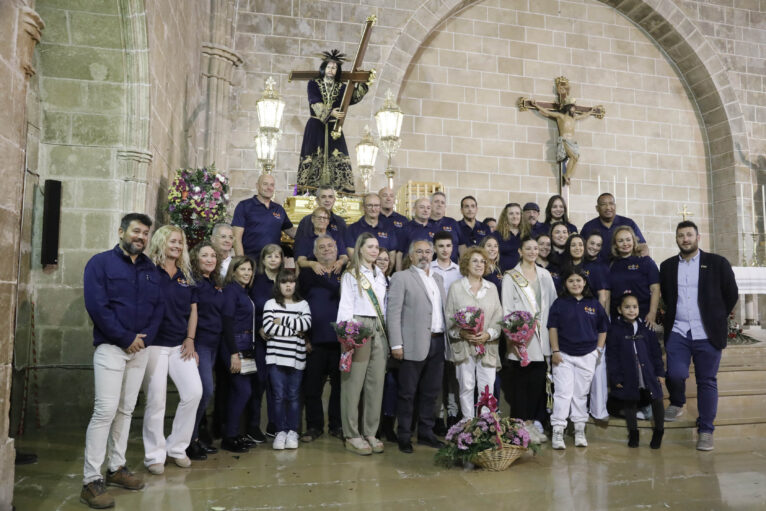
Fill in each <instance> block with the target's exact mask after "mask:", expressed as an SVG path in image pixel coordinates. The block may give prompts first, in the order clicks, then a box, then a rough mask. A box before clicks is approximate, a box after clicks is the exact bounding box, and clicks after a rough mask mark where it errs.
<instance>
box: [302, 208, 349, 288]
mask: <svg viewBox="0 0 766 511" xmlns="http://www.w3.org/2000/svg"><path fill="white" fill-rule="evenodd" d="M330 220H332V212H331V211H330V210H329V209H327V208H325V207H323V206H319V207H318V208H316V209H315V210H314V212H313V213H311V225H312V226H313V229H312V230H311V231H309V234H308V235H306V236H296V238H295V257H297V260H296V264H297V265H298V266H299V267H300V268H311V269H312V270H313V271H314V273H316V274H317V275H322V273H323V272H325V271H327V270H326V269H324V267H323V266H322V265H321V264H319V263H318V262H317V260H316V256H314V241H315V240H316V239H317V238H318V237H319V236H321V235H322V234H329V235H330V236H332V239H334V240H335V244H336V245H337V246H338V254H339V256H338V260H337V261H335V264H334V265H333V267H332V272H333V273H338V274H340V270H341V269H342V268H343V266H344V265H345V264H346V263H347V262H348V256H347V255H346V245H345V244H344V243H343V233H342V232H341V231H337V230H332V229H328V228H327V227H328V226H329V225H330Z"/></svg>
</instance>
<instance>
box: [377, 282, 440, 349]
mask: <svg viewBox="0 0 766 511" xmlns="http://www.w3.org/2000/svg"><path fill="white" fill-rule="evenodd" d="M431 276H432V277H433V278H434V279H435V280H436V284H437V285H438V286H437V287H438V288H439V293H440V294H441V300H442V307H441V314H442V317H444V306H445V305H446V303H447V296H446V295H445V293H444V285H443V281H442V277H441V275H438V274H436V273H433V272H431ZM387 300H388V305H387V308H386V326H387V327H388V345H389V346H398V345H401V346H402V347H403V348H404V359H405V360H412V361H415V362H420V361H422V360H425V358H426V357H427V356H428V350H429V349H430V347H431V317H432V314H433V312H432V305H431V299H430V297H429V295H428V292H427V291H426V286H425V284H423V281H422V280H421V278H420V275H418V273H417V269H415V268H414V267H410V268H409V269H407V270H404V271H400V272H396V273H394V275H393V277H391V284H390V285H389V288H388V296H387ZM444 324H445V329H446V327H447V325H446V321H445V322H444Z"/></svg>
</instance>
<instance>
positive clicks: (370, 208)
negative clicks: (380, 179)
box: [345, 193, 397, 258]
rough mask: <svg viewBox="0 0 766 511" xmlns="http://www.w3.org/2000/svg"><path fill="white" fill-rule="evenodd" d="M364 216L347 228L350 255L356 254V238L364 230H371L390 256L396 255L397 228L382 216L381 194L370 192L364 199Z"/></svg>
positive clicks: (347, 249)
mask: <svg viewBox="0 0 766 511" xmlns="http://www.w3.org/2000/svg"><path fill="white" fill-rule="evenodd" d="M362 205H363V207H364V216H363V217H362V218H360V219H359V220H357V221H356V222H354V223H353V224H351V225H349V226H348V228H347V229H346V238H345V241H346V251H347V252H348V257H351V256H353V255H354V246H355V245H356V239H357V238H358V237H359V235H360V234H362V233H363V232H369V233H370V234H372V235H373V236H375V237H376V238H377V239H378V245H379V246H381V247H384V248H386V249H387V250H388V253H389V254H390V257H392V258H393V257H394V256H395V254H396V250H397V233H396V228H395V227H393V226H392V225H391V224H390V223H388V222H387V221H385V220H383V219H381V218H380V196H379V195H378V194H377V193H368V194H367V195H365V196H364V199H362Z"/></svg>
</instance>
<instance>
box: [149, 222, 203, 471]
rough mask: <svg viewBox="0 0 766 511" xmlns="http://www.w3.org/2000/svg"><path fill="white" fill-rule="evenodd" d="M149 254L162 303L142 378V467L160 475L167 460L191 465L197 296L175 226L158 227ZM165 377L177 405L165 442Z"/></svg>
mask: <svg viewBox="0 0 766 511" xmlns="http://www.w3.org/2000/svg"><path fill="white" fill-rule="evenodd" d="M148 255H149V258H150V259H151V260H152V261H153V262H154V264H156V265H157V267H158V268H159V270H160V288H161V290H162V297H163V300H164V302H165V313H164V316H163V318H162V323H161V324H160V330H159V332H158V334H157V337H156V338H155V340H154V342H153V343H152V345H151V346H149V347H148V348H147V352H148V355H147V356H148V362H147V364H146V373H145V375H144V392H145V393H146V408H145V411H144V430H143V437H144V452H145V455H144V465H146V467H147V468H148V469H149V472H151V473H152V474H155V475H159V474H162V473H163V472H164V471H165V460H166V459H167V457H168V456H169V457H170V458H172V459H173V462H175V464H176V465H178V466H179V467H182V468H188V467H190V466H191V460H190V459H189V457H188V456H187V455H186V448H187V447H188V446H189V442H190V441H191V438H192V433H193V432H194V422H195V420H196V418H197V407H198V405H199V401H200V399H201V398H202V382H201V381H200V377H199V371H197V353H196V351H195V349H194V337H195V334H196V332H197V294H196V292H195V291H194V278H193V277H192V272H191V264H189V253H188V252H187V250H186V236H185V235H184V231H183V230H182V229H181V228H180V227H176V226H175V225H165V226H162V227H160V228H159V229H157V232H155V233H154V236H152V241H151V243H150V244H149V254H148ZM168 375H169V376H170V378H171V379H172V380H173V383H174V384H175V386H176V388H177V389H178V395H179V397H180V401H179V403H178V408H176V413H175V418H174V419H173V429H172V431H171V433H170V435H169V436H168V437H167V439H166V438H165V431H164V429H165V428H164V426H165V400H166V397H167V386H168Z"/></svg>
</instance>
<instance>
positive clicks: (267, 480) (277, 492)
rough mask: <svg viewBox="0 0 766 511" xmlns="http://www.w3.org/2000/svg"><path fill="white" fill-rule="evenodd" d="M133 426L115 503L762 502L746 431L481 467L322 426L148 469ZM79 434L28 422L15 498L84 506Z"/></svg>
mask: <svg viewBox="0 0 766 511" xmlns="http://www.w3.org/2000/svg"><path fill="white" fill-rule="evenodd" d="M592 427H593V426H589V428H592ZM139 435H140V428H137V427H136V424H135V423H134V425H133V434H132V437H131V442H130V445H129V448H128V465H129V466H130V467H132V468H134V469H135V471H136V472H137V473H139V474H140V475H141V476H143V477H144V479H145V481H146V483H147V484H146V488H145V489H144V490H143V491H140V492H131V491H127V490H122V489H116V488H111V489H110V492H111V493H112V495H114V497H115V498H116V501H117V506H116V509H125V510H127V509H130V510H194V511H197V510H199V511H209V510H226V511H231V510H251V509H252V510H255V509H317V508H330V509H383V510H396V511H405V510H410V509H413V510H414V509H418V510H427V509H438V510H440V511H443V510H451V509H456V510H478V509H482V508H483V509H513V510H524V509H534V510H544V509H556V510H570V509H573V510H601V509H603V510H607V509H608V510H617V509H626V510H627V509H683V510H685V511H689V510H728V509H754V510H755V509H766V454H764V453H766V438H760V437H756V436H753V437H748V438H721V439H716V444H715V446H716V449H715V450H714V451H712V452H700V451H696V450H695V449H694V444H693V442H691V441H683V442H681V441H674V440H669V441H667V442H665V443H664V444H663V446H662V449H661V450H658V451H653V450H651V449H649V447H648V442H649V438H648V436H649V435H646V434H645V435H644V436H643V437H642V438H641V446H640V447H639V448H638V449H629V448H628V447H627V446H626V443H625V442H623V441H619V442H618V441H616V440H609V439H598V438H591V440H590V446H589V447H587V448H575V447H574V446H573V445H572V438H571V437H568V438H567V439H566V441H567V449H566V451H553V450H551V448H550V444H547V445H546V446H544V447H543V449H542V451H541V452H540V453H538V454H537V455H536V456H534V457H533V456H532V455H531V454H526V455H524V456H523V457H522V458H521V459H520V460H518V461H517V462H516V463H515V464H514V465H512V466H511V468H510V469H508V470H507V471H504V472H486V471H481V470H467V469H462V468H452V469H445V468H442V467H438V466H436V465H434V463H433V455H434V452H435V451H434V449H431V448H428V447H424V446H418V445H415V451H416V452H415V453H414V454H410V455H406V454H402V453H400V452H399V450H398V449H397V446H396V444H391V443H387V444H386V453H385V454H382V455H373V456H366V457H360V456H357V455H354V454H351V453H349V452H347V451H345V450H343V448H342V445H341V443H340V441H339V440H337V439H335V438H332V437H329V436H328V435H326V434H325V435H324V436H323V437H321V438H320V439H318V440H316V441H315V442H313V443H311V444H301V445H300V448H299V449H298V450H297V451H274V450H272V449H271V446H270V444H268V443H267V444H263V445H261V446H259V447H258V448H257V449H254V450H252V451H251V452H249V453H246V454H242V455H235V454H232V453H229V452H226V451H220V452H219V453H218V454H216V455H213V456H211V457H210V458H208V460H206V461H199V462H194V464H193V467H192V468H191V469H181V468H177V467H176V466H175V465H172V464H169V465H167V466H166V470H165V474H164V475H161V476H152V475H150V474H148V473H147V472H146V470H145V469H144V468H143V466H142V463H141V459H142V451H143V449H142V446H141V440H140V436H139ZM83 440H84V429H83V430H82V431H73V432H59V433H56V434H48V435H43V434H37V435H35V434H27V435H26V436H25V437H24V438H23V440H22V441H21V442H20V443H18V444H17V447H20V449H21V450H22V451H24V452H34V453H36V454H37V455H38V456H39V461H38V463H36V464H34V465H27V466H19V467H16V485H15V490H14V493H15V494H14V504H15V506H16V509H18V510H33V511H35V510H39V511H47V510H54V509H55V510H82V509H86V506H85V505H83V504H81V503H80V502H79V495H80V488H81V486H80V485H81V477H82V465H83Z"/></svg>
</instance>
